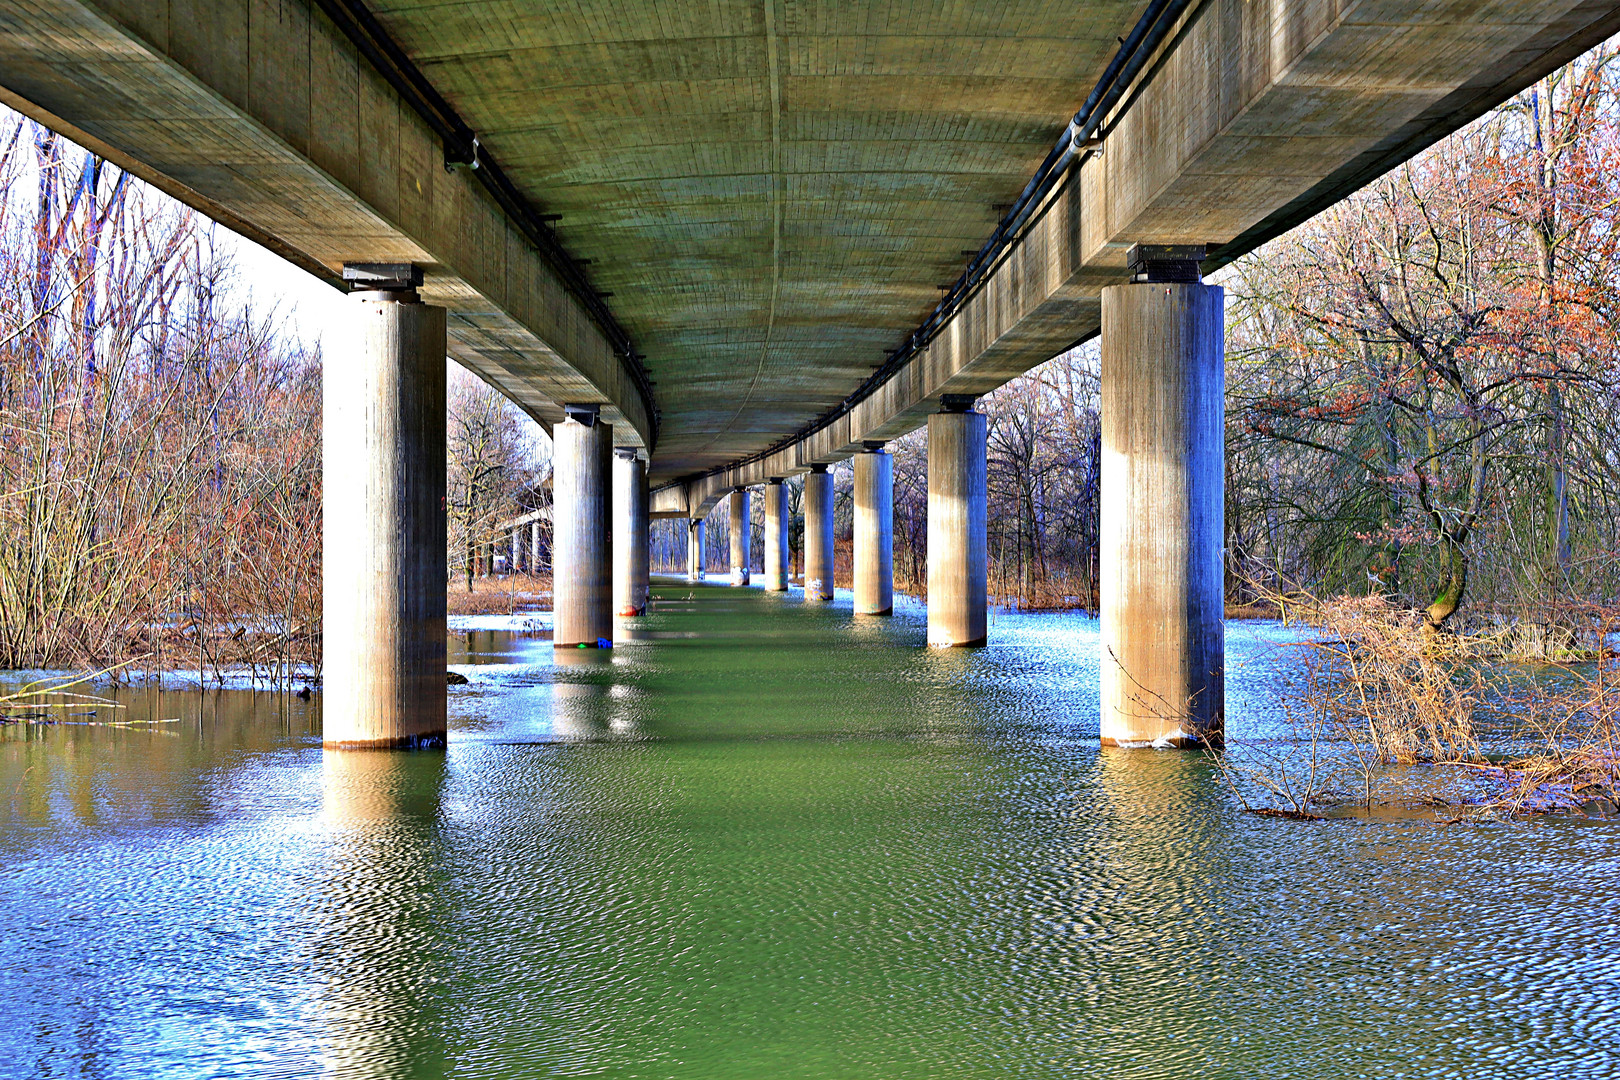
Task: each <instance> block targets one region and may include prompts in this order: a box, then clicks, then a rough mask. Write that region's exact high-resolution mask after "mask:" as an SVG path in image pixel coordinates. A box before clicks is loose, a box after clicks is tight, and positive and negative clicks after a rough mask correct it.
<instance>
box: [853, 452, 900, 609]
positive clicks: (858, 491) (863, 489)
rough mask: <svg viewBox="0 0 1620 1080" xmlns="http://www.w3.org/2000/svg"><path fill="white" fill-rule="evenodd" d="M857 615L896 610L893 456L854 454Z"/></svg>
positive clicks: (867, 453)
mask: <svg viewBox="0 0 1620 1080" xmlns="http://www.w3.org/2000/svg"><path fill="white" fill-rule="evenodd" d="M854 557H855V614H857V615H891V614H893V613H894V458H893V457H892V456H891V455H890V454H889V452H888V451H886V450H881V449H868V450H863V451H862V452H861V453H859V454H856V455H855V543H854Z"/></svg>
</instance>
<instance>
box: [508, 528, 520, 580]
mask: <svg viewBox="0 0 1620 1080" xmlns="http://www.w3.org/2000/svg"><path fill="white" fill-rule="evenodd" d="M506 561H507V567H506V572H507V573H509V574H521V573H523V526H521V525H517V526H514V527H513V529H512V554H511V555H509V556H508V557H507V560H506Z"/></svg>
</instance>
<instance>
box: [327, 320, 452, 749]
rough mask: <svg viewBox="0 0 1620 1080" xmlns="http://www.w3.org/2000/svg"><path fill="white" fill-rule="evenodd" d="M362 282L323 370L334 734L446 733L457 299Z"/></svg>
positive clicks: (336, 741)
mask: <svg viewBox="0 0 1620 1080" xmlns="http://www.w3.org/2000/svg"><path fill="white" fill-rule="evenodd" d="M355 295H356V296H357V297H358V299H356V300H355V301H353V302H352V303H351V305H350V308H349V310H348V312H347V313H346V314H345V317H344V319H343V325H342V326H341V327H337V328H335V329H337V331H338V333H339V334H340V335H341V337H340V338H339V343H338V345H337V347H336V348H334V349H332V350H331V351H330V352H329V354H328V356H329V360H330V362H329V363H327V364H326V366H325V368H324V369H323V373H322V392H321V398H322V410H323V411H322V415H321V438H322V446H321V459H322V463H323V470H324V480H323V484H322V493H321V514H322V520H323V532H322V537H323V539H322V560H323V566H324V581H323V583H322V605H323V606H322V610H323V619H322V631H323V632H322V638H323V642H324V649H325V659H324V662H323V673H322V716H323V728H324V730H323V733H322V742H323V743H324V744H325V745H326V746H327V747H328V748H330V749H361V748H396V747H421V746H443V745H444V732H445V666H444V665H445V655H444V646H445V595H444V594H445V581H446V577H447V569H448V567H447V557H446V553H445V543H446V538H445V514H444V496H445V481H444V454H445V412H444V409H445V383H444V377H445V369H444V349H445V317H444V309H443V308H438V307H429V306H427V305H425V304H421V303H418V302H416V293H415V291H414V290H410V289H401V290H398V291H396V292H393V293H384V292H364V293H358V294H355Z"/></svg>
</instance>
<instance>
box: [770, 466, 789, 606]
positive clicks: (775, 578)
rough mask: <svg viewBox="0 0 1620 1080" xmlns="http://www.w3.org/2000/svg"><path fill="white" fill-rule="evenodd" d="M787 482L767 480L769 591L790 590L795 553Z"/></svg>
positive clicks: (779, 479)
mask: <svg viewBox="0 0 1620 1080" xmlns="http://www.w3.org/2000/svg"><path fill="white" fill-rule="evenodd" d="M789 519H790V514H789V511H788V498H787V485H786V484H784V483H783V482H782V480H781V478H780V477H776V478H772V479H769V480H767V481H766V482H765V591H766V592H787V587H788V570H789V567H790V560H791V555H790V552H789V550H788V525H789V523H790V521H789Z"/></svg>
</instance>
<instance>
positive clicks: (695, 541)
mask: <svg viewBox="0 0 1620 1080" xmlns="http://www.w3.org/2000/svg"><path fill="white" fill-rule="evenodd" d="M708 557H709V549H708V547H707V546H706V545H705V544H704V542H703V519H702V518H692V519H690V520H689V521H687V523H686V580H687V581H689V582H691V583H692V584H694V585H697V584H701V583H702V581H703V579H704V576H705V575H706V574H707V570H706V568H705V563H706V561H707V559H708Z"/></svg>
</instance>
